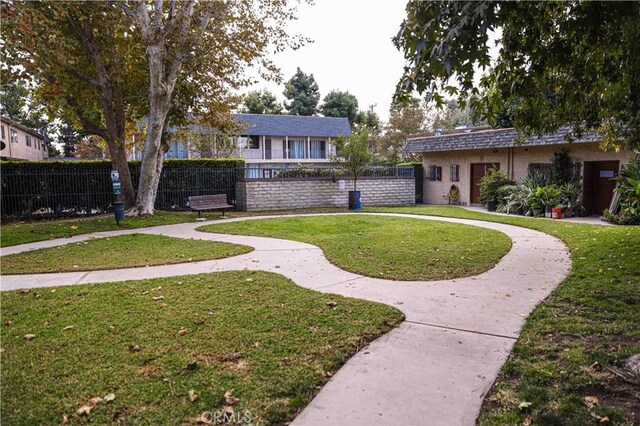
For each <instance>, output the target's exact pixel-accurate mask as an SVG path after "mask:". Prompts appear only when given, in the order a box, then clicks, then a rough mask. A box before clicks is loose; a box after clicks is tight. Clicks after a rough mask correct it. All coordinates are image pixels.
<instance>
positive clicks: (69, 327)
mask: <svg viewBox="0 0 640 426" xmlns="http://www.w3.org/2000/svg"><path fill="white" fill-rule="evenodd" d="M72 328H75V325H68V326H66V327H65V328H63V329H62V330H63V331H67V330H71V329H72Z"/></svg>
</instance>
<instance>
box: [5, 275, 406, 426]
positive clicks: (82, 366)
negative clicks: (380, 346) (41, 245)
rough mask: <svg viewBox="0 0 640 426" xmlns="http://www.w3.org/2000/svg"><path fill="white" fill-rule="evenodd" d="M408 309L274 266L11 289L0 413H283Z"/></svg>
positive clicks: (153, 418)
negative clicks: (353, 295)
mask: <svg viewBox="0 0 640 426" xmlns="http://www.w3.org/2000/svg"><path fill="white" fill-rule="evenodd" d="M159 296H163V297H164V299H163V300H157V301H156V300H154V299H153V298H154V297H159ZM401 320H402V314H401V313H399V312H398V311H397V310H395V309H393V308H391V307H388V306H384V305H381V304H377V303H372V302H366V301H362V300H356V299H348V298H344V297H340V296H335V295H328V294H321V293H317V292H314V291H311V290H307V289H303V288H301V287H298V286H296V285H295V284H294V283H293V282H291V281H289V280H287V279H286V278H284V277H282V276H280V275H276V274H271V273H266V272H248V271H242V272H225V273H216V274H202V275H192V276H184V277H173V278H166V279H154V280H144V281H129V282H124V283H111V284H98V285H80V286H66V287H57V288H53V289H52V288H46V289H35V290H31V291H30V292H22V291H19V290H18V291H9V292H3V293H2V325H1V326H0V327H1V330H2V370H1V377H2V383H1V399H2V401H1V402H2V404H1V405H2V409H1V415H2V423H3V425H17V424H59V423H62V422H63V416H65V415H66V416H67V417H68V421H69V423H70V424H76V423H87V422H89V421H90V422H91V423H93V424H106V423H119V424H134V423H135V424H158V425H161V424H186V423H190V422H195V419H196V418H197V417H198V416H200V414H201V413H203V412H205V411H209V412H216V411H219V410H222V409H223V407H224V406H230V405H233V409H234V410H235V412H236V413H245V414H246V413H250V415H251V418H252V419H253V420H254V421H255V420H261V421H263V422H265V423H267V424H284V423H285V422H287V421H290V420H291V419H292V418H293V417H294V415H295V414H296V413H297V412H299V410H301V409H302V408H303V407H304V406H305V405H306V404H308V403H309V401H310V400H311V399H312V397H313V396H314V394H315V393H316V392H317V391H318V389H319V388H320V387H321V386H322V385H323V384H324V383H325V382H327V381H328V380H329V378H330V377H331V375H332V374H333V373H334V372H335V371H337V370H338V368H339V367H340V366H341V365H342V364H343V363H344V362H345V361H346V360H347V359H348V358H349V357H350V356H352V355H353V354H354V353H355V352H356V351H357V350H358V349H359V348H361V347H362V346H364V345H366V343H367V342H369V341H371V340H372V339H374V338H375V337H377V336H379V335H381V334H383V333H385V332H387V331H389V330H390V329H392V328H393V327H394V326H396V325H397V324H399V323H400V322H401ZM180 330H184V331H182V332H181V331H180ZM27 334H33V335H35V338H33V339H32V340H27V339H26V338H25V337H24V336H25V335H27ZM229 390H233V392H232V393H233V397H235V398H238V401H237V403H235V404H229V403H227V402H225V392H227V391H229ZM190 391H193V392H192V393H194V394H196V395H197V396H198V398H197V399H196V400H195V401H194V402H191V401H190ZM109 394H114V396H115V400H113V401H111V402H104V401H103V402H100V403H98V404H97V405H95V407H94V408H93V409H92V410H91V412H90V414H89V416H88V417H87V418H84V417H83V416H82V415H78V414H76V411H77V410H78V409H79V408H81V407H82V406H84V405H87V404H88V402H89V400H90V399H91V398H93V397H96V396H98V397H103V398H104V397H105V396H106V395H109ZM194 398H195V397H194ZM232 402H233V401H232ZM245 410H246V411H245Z"/></svg>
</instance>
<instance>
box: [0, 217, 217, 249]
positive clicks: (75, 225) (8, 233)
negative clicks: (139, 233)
mask: <svg viewBox="0 0 640 426" xmlns="http://www.w3.org/2000/svg"><path fill="white" fill-rule="evenodd" d="M203 216H204V217H206V218H208V219H217V218H218V217H220V213H203ZM197 217H198V214H197V213H186V212H165V211H158V212H156V214H154V215H153V216H145V217H127V218H126V219H125V220H124V222H121V223H120V226H118V225H116V222H115V220H114V219H113V215H105V216H97V217H91V218H79V219H67V220H52V221H46V222H44V221H43V222H14V223H8V224H6V225H5V224H3V225H2V227H1V228H0V232H1V234H0V244H1V246H2V247H8V246H15V245H18V244H25V243H32V242H35V241H44V240H51V239H54V238H64V237H72V236H74V235H80V234H89V233H91V232H104V231H116V230H118V229H137V228H144V227H148V226H157V225H171V224H174V223H184V222H195V220H196V218H197Z"/></svg>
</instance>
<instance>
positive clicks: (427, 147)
mask: <svg viewBox="0 0 640 426" xmlns="http://www.w3.org/2000/svg"><path fill="white" fill-rule="evenodd" d="M570 132H571V128H570V127H569V126H563V127H561V128H559V129H558V131H557V132H556V133H553V134H548V135H543V136H542V137H537V136H533V137H530V138H527V139H525V140H523V141H522V142H520V143H519V142H517V141H516V137H517V136H518V135H519V134H518V132H517V131H516V130H515V129H491V130H482V131H478V132H470V133H454V134H449V135H440V136H427V137H420V138H413V139H409V140H408V141H407V144H406V145H405V148H404V150H405V152H408V153H420V152H443V151H462V150H465V149H492V148H509V147H516V146H538V145H559V144H565V143H567V140H566V139H565V136H567V135H568V134H569V133H570ZM598 141H600V137H599V136H598V135H595V134H586V135H584V136H583V137H582V138H579V139H574V140H573V143H576V142H577V143H584V142H598Z"/></svg>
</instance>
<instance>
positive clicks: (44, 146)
mask: <svg viewBox="0 0 640 426" xmlns="http://www.w3.org/2000/svg"><path fill="white" fill-rule="evenodd" d="M42 150H43V151H46V150H47V145H45V143H44V141H42Z"/></svg>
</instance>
